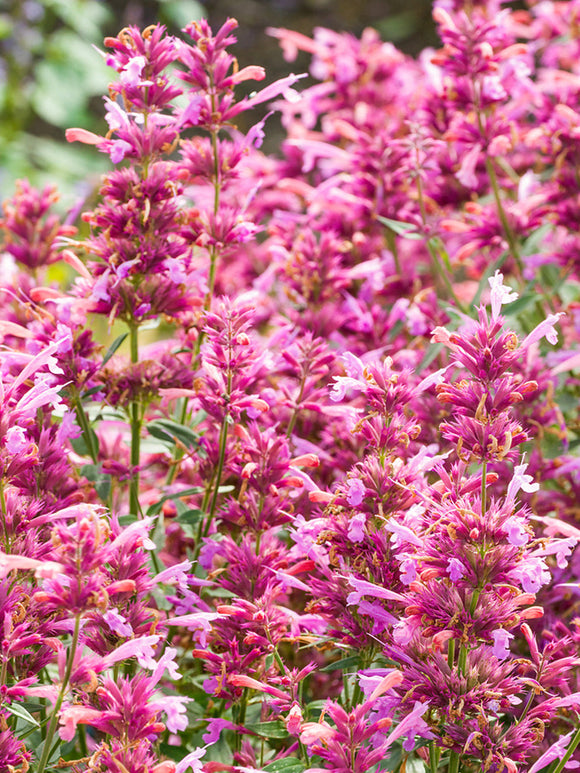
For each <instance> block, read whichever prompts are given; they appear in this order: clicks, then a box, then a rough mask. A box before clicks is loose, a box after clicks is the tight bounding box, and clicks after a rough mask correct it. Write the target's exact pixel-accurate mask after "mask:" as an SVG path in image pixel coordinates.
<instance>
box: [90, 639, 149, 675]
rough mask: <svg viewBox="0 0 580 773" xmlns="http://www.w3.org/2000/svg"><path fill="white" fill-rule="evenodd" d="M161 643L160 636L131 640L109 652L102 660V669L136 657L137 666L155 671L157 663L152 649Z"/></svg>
mask: <svg viewBox="0 0 580 773" xmlns="http://www.w3.org/2000/svg"><path fill="white" fill-rule="evenodd" d="M160 641H161V636H160V635H159V634H155V635H153V636H139V637H138V638H137V639H131V640H130V641H126V642H124V643H123V644H121V645H120V646H119V647H117V649H115V650H113V651H112V652H109V654H108V655H105V657H104V658H103V660H102V666H103V669H105V668H110V667H111V666H113V665H114V664H115V663H118V662H119V661H121V660H126V659H127V658H133V657H136V658H137V660H138V662H139V665H140V666H142V667H143V668H148V669H155V668H156V667H157V661H156V660H155V658H154V656H155V649H154V647H155V646H156V645H157V644H158V643H159V642H160Z"/></svg>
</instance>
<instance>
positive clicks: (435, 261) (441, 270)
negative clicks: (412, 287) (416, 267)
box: [417, 174, 468, 314]
mask: <svg viewBox="0 0 580 773" xmlns="http://www.w3.org/2000/svg"><path fill="white" fill-rule="evenodd" d="M417 194H418V197H419V208H420V210H421V220H422V221H423V226H426V225H427V209H426V207H425V200H424V196H423V183H422V181H421V175H420V174H417ZM427 250H428V251H429V255H430V256H431V263H432V265H433V270H434V271H435V274H436V276H438V277H440V279H441V281H442V282H443V284H444V285H445V288H446V290H447V292H448V294H449V295H450V297H451V298H453V300H454V301H455V304H456V306H457V308H458V309H459V310H460V311H462V312H463V313H464V314H467V313H468V309H467V308H466V307H465V306H464V305H463V304H462V303H461V301H460V300H459V298H458V297H457V295H456V294H455V290H454V289H453V285H452V284H451V280H450V279H449V277H448V276H447V271H446V270H445V266H443V265H441V262H440V261H439V256H438V255H437V251H436V250H435V248H434V247H433V244H432V243H431V239H429V238H428V239H427Z"/></svg>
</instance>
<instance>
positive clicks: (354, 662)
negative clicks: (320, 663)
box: [320, 655, 360, 671]
mask: <svg viewBox="0 0 580 773" xmlns="http://www.w3.org/2000/svg"><path fill="white" fill-rule="evenodd" d="M359 663H360V660H359V656H358V655H349V656H348V658H342V659H341V660H336V661H335V662H334V663H329V664H328V665H327V666H324V667H323V668H321V669H320V670H321V671H338V670H339V669H341V668H342V669H345V668H351V666H354V667H355V668H356V667H357V666H358V665H359Z"/></svg>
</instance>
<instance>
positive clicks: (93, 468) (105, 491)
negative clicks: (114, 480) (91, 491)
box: [81, 464, 111, 502]
mask: <svg viewBox="0 0 580 773" xmlns="http://www.w3.org/2000/svg"><path fill="white" fill-rule="evenodd" d="M81 475H84V476H85V478H86V479H87V480H90V481H91V483H94V486H95V491H96V492H97V494H98V496H99V497H100V498H101V499H102V500H103V502H105V501H106V500H107V499H108V498H109V494H110V493H111V476H110V475H107V474H106V473H104V472H102V470H101V465H100V464H84V465H83V466H82V467H81Z"/></svg>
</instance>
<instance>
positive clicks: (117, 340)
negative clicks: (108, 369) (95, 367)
mask: <svg viewBox="0 0 580 773" xmlns="http://www.w3.org/2000/svg"><path fill="white" fill-rule="evenodd" d="M128 335H129V333H121V335H120V336H118V337H117V338H115V340H114V341H113V343H112V344H111V345H110V346H109V348H108V349H107V353H106V354H105V356H104V357H103V361H102V363H101V368H104V367H105V365H106V364H107V363H108V362H109V360H110V359H111V357H112V356H113V355H114V354H115V352H116V351H117V349H118V348H119V347H120V346H121V344H122V343H123V341H124V340H125V339H126V338H127V336H128Z"/></svg>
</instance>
